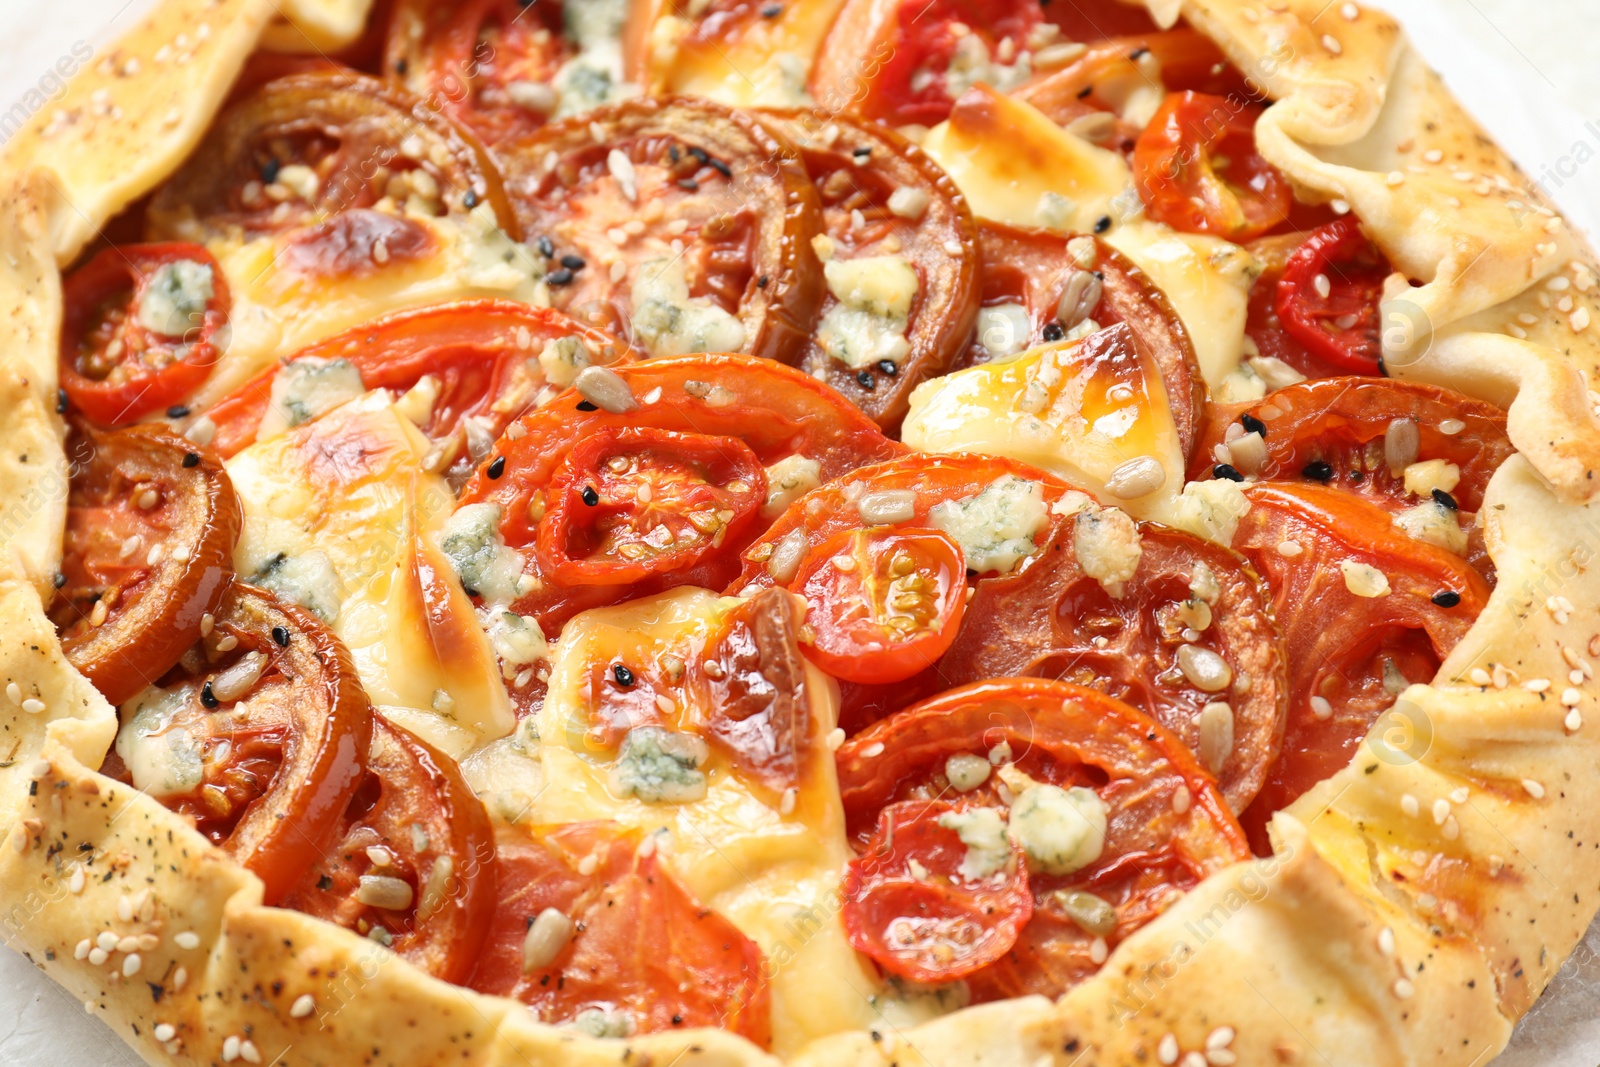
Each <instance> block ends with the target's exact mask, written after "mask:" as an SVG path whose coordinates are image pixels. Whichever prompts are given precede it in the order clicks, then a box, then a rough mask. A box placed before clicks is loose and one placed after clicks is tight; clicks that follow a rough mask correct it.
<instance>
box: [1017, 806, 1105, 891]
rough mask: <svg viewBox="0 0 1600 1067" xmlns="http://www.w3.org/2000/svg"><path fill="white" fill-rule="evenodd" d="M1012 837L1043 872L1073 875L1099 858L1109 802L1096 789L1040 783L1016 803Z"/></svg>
mask: <svg viewBox="0 0 1600 1067" xmlns="http://www.w3.org/2000/svg"><path fill="white" fill-rule="evenodd" d="M1010 834H1011V839H1012V840H1013V841H1015V842H1016V843H1017V845H1018V846H1019V847H1020V848H1021V849H1022V851H1023V853H1024V854H1025V855H1026V856H1027V857H1028V867H1029V868H1030V869H1032V870H1035V871H1038V872H1040V873H1042V874H1072V873H1073V872H1074V871H1080V870H1082V869H1083V868H1085V867H1087V866H1088V865H1089V864H1091V863H1093V862H1094V861H1095V860H1098V859H1099V858H1100V852H1101V850H1102V849H1103V848H1104V847H1105V842H1106V804H1105V801H1103V800H1101V799H1100V795H1099V794H1098V793H1096V792H1095V791H1094V790H1092V789H1085V788H1083V787H1082V786H1073V787H1072V788H1070V789H1062V788H1061V787H1060V786H1054V785H1036V786H1034V787H1033V788H1031V789H1028V790H1026V791H1024V792H1023V794H1022V795H1021V796H1019V797H1017V798H1016V800H1015V801H1014V802H1013V803H1012V805H1011V825H1010Z"/></svg>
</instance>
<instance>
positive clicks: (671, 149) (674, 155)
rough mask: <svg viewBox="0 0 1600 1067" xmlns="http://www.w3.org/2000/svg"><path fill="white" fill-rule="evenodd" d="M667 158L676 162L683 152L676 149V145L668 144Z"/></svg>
mask: <svg viewBox="0 0 1600 1067" xmlns="http://www.w3.org/2000/svg"><path fill="white" fill-rule="evenodd" d="M667 158H668V159H670V160H672V162H674V163H676V162H677V161H678V160H680V159H682V158H683V153H681V152H679V151H678V146H677V145H675V144H669V145H667Z"/></svg>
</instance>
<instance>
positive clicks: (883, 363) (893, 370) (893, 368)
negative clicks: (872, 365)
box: [878, 359, 900, 378]
mask: <svg viewBox="0 0 1600 1067" xmlns="http://www.w3.org/2000/svg"><path fill="white" fill-rule="evenodd" d="M878 370H879V371H881V372H883V373H884V374H886V375H888V376H889V377H891V378H893V377H894V376H895V375H897V374H899V373H900V364H898V363H896V362H895V361H894V360H892V359H880V360H878Z"/></svg>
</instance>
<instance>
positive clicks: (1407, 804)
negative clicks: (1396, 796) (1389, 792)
mask: <svg viewBox="0 0 1600 1067" xmlns="http://www.w3.org/2000/svg"><path fill="white" fill-rule="evenodd" d="M1400 810H1401V811H1403V812H1405V813H1406V814H1407V815H1408V816H1411V817H1412V818H1415V817H1416V814H1417V812H1418V811H1419V810H1420V808H1419V807H1418V805H1417V798H1416V797H1414V796H1412V795H1411V794H1410V793H1404V794H1401V797H1400Z"/></svg>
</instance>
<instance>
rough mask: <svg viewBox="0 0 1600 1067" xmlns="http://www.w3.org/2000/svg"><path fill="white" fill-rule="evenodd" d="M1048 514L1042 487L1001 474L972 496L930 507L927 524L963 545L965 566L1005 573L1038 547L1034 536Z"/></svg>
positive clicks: (983, 571)
mask: <svg viewBox="0 0 1600 1067" xmlns="http://www.w3.org/2000/svg"><path fill="white" fill-rule="evenodd" d="M1048 518H1049V513H1048V510H1047V509H1046V507H1045V503H1044V486H1043V485H1041V484H1040V483H1038V482H1032V481H1029V480H1028V479H1026V478H1019V477H1017V476H1016V475H1015V474H1007V475H1003V476H1001V477H999V478H996V479H995V480H994V481H993V482H990V483H989V484H988V485H986V486H984V488H983V490H982V491H981V492H979V493H975V494H974V495H972V496H967V497H961V498H960V499H958V500H947V501H945V502H944V503H942V504H935V505H934V506H933V507H931V508H929V509H928V523H929V525H931V526H932V527H933V528H934V529H936V530H939V531H940V532H942V533H945V534H948V535H949V536H950V539H951V540H952V541H954V542H955V543H956V544H958V545H960V546H961V552H962V554H963V555H964V556H965V557H966V560H967V569H968V570H972V571H976V572H977V573H979V574H985V573H989V572H999V573H1001V574H1006V573H1009V572H1010V571H1011V569H1012V568H1013V567H1015V566H1016V565H1017V561H1018V560H1020V559H1022V558H1024V557H1026V556H1031V555H1033V554H1034V552H1036V551H1038V545H1037V544H1036V543H1035V540H1034V539H1035V538H1036V537H1037V536H1038V534H1039V531H1040V530H1042V529H1043V528H1044V526H1045V523H1046V521H1047V520H1048Z"/></svg>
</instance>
